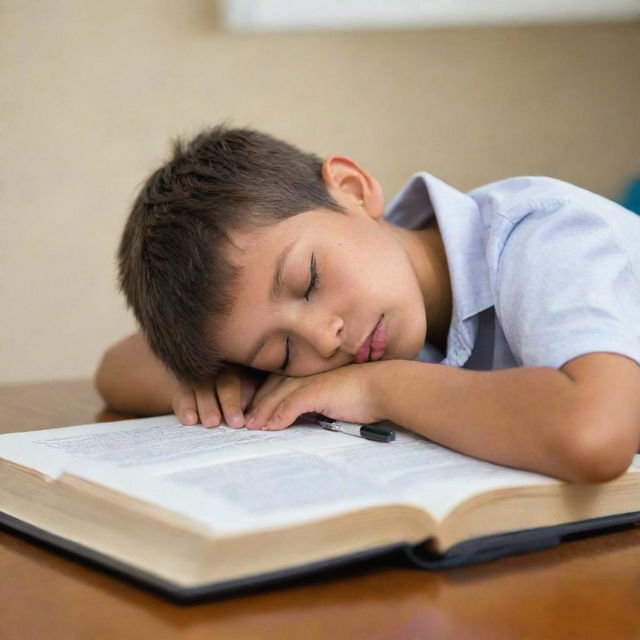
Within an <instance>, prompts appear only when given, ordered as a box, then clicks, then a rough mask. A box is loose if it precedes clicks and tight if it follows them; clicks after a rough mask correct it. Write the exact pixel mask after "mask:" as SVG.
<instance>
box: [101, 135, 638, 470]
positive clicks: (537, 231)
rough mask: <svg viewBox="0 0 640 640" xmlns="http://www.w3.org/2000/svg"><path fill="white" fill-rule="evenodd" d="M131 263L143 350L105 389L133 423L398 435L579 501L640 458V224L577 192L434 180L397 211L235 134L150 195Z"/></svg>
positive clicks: (536, 180) (158, 181)
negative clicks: (506, 469) (577, 491)
mask: <svg viewBox="0 0 640 640" xmlns="http://www.w3.org/2000/svg"><path fill="white" fill-rule="evenodd" d="M118 257H119V269H120V271H119V273H120V285H121V289H122V291H123V292H124V295H125V297H126V299H127V302H128V304H129V306H130V307H131V308H132V309H133V312H134V314H135V316H136V319H137V321H138V323H139V326H140V332H139V333H137V334H135V335H133V336H130V337H129V338H126V339H125V340H123V341H121V342H119V343H117V344H115V345H114V346H112V347H111V348H110V349H109V350H108V351H107V352H106V354H105V356H104V358H103V360H102V362H101V364H100V366H99V369H98V372H97V374H96V384H97V387H98V389H99V391H100V392H101V394H102V395H103V397H104V399H105V401H106V402H107V404H108V405H110V406H111V407H112V408H114V409H116V410H120V411H123V412H128V413H134V414H138V415H144V414H146V415H151V414H161V413H167V412H169V411H171V410H173V411H174V412H175V413H176V414H177V416H178V417H179V419H180V420H181V422H182V423H183V424H195V423H197V422H198V421H200V422H201V423H202V424H203V425H205V426H209V427H215V426H218V425H219V424H220V423H221V422H222V421H224V422H225V423H226V424H228V425H229V426H232V427H236V428H242V427H246V428H248V429H269V430H279V429H285V428H286V427H288V426H289V425H291V424H292V423H293V422H294V421H295V420H296V418H297V417H298V416H299V415H301V414H303V413H309V412H318V413H322V414H325V415H327V416H329V417H331V418H335V419H341V420H347V421H352V422H361V423H369V422H376V421H379V420H391V421H393V422H395V423H397V424H399V425H402V426H404V427H406V428H409V429H411V430H413V431H415V432H417V433H420V434H422V435H424V436H425V437H427V438H429V439H431V440H434V441H436V442H439V443H440V444H443V445H445V446H447V447H450V448H452V449H455V450H458V451H461V452H462V453H466V454H468V455H472V456H476V457H479V458H483V459H485V460H489V461H492V462H496V463H499V464H504V465H510V466H514V467H519V468H524V469H530V470H533V471H538V472H540V473H545V474H549V475H554V476H557V477H559V478H564V479H567V480H571V481H577V482H601V481H607V480H610V479H613V478H615V477H616V476H618V475H620V474H621V473H623V472H624V471H625V470H626V469H627V467H628V466H629V464H630V462H631V459H632V457H633V455H634V453H635V452H636V451H637V450H638V446H639V444H640V367H639V366H638V365H639V363H640V217H638V216H635V215H634V214H632V213H631V212H630V211H628V210H626V209H624V208H623V207H621V206H619V205H617V204H615V203H613V202H611V201H609V200H607V199H605V198H603V197H600V196H598V195H595V194H593V193H591V192H589V191H586V190H584V189H581V188H578V187H576V186H573V185H570V184H567V183H565V182H561V181H559V180H554V179H551V178H542V177H518V178H510V179H505V180H501V181H498V182H494V183H492V184H489V185H486V186H482V187H479V188H477V189H474V190H473V191H471V192H469V193H462V192H460V191H458V190H456V189H455V188H453V187H451V186H449V185H447V184H445V183H444V182H442V181H440V180H439V179H437V178H435V177H434V176H432V175H430V174H428V173H417V174H415V175H414V176H413V177H412V178H411V179H410V180H409V182H408V183H407V184H406V186H405V187H404V188H403V189H402V190H401V192H400V193H399V194H398V195H397V196H396V197H395V199H393V201H392V202H391V203H390V205H389V206H388V207H387V208H386V209H385V206H384V199H383V194H382V190H381V188H380V184H379V183H378V181H377V180H376V179H375V178H374V177H373V176H372V175H371V174H370V173H368V172H367V171H366V170H365V169H364V168H363V167H361V166H359V165H358V164H357V163H356V162H354V161H353V160H351V159H349V158H346V157H343V156H337V155H333V156H329V157H327V158H326V159H324V160H321V159H320V158H318V157H317V156H315V155H313V154H310V153H305V152H303V151H301V150H299V149H297V148H296V147H294V146H292V145H290V144H288V143H286V142H283V141H281V140H278V139H276V138H274V137H272V136H269V135H266V134H263V133H260V132H258V131H254V130H250V129H236V128H229V127H226V126H218V127H215V128H212V129H210V130H206V131H203V132H202V133H200V134H199V135H197V136H196V137H194V138H193V139H192V140H190V141H189V142H186V143H183V142H177V143H176V144H175V146H174V151H173V155H172V157H171V158H170V159H169V160H168V161H167V162H166V163H165V164H164V165H162V166H161V167H160V168H159V169H158V170H157V171H155V172H154V173H153V174H152V175H151V176H150V177H149V179H148V180H147V181H146V183H145V184H144V186H143V187H142V189H141V190H140V193H139V195H138V197H137V199H136V201H135V203H134V205H133V208H132V211H131V214H130V216H129V219H128V221H127V224H126V227H125V230H124V233H123V236H122V240H121V243H120V248H119V255H118Z"/></svg>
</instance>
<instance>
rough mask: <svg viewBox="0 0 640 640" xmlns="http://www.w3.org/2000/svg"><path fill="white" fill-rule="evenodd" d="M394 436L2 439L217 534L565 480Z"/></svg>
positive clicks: (133, 430)
mask: <svg viewBox="0 0 640 640" xmlns="http://www.w3.org/2000/svg"><path fill="white" fill-rule="evenodd" d="M395 429H396V433H397V439H396V440H395V441H394V442H391V443H379V442H370V441H367V440H364V439H362V438H357V437H353V436H350V435H346V434H342V433H335V432H330V431H326V430H324V429H322V428H320V427H319V426H318V425H317V424H315V423H314V422H313V421H310V420H307V421H305V420H304V419H301V420H300V421H299V423H298V424H296V425H294V426H292V427H290V428H289V429H286V430H284V431H275V432H270V431H249V430H247V429H232V428H230V427H226V426H221V427H218V428H216V429H205V428H203V427H200V426H196V427H184V426H182V425H180V424H179V423H178V422H177V421H176V418H175V416H162V417H158V418H145V419H141V420H128V421H120V422H114V423H103V424H95V425H84V426H80V427H66V428H62V429H51V430H46V431H34V432H24V433H18V434H7V435H3V436H0V457H3V458H6V459H9V460H12V461H15V462H17V463H19V464H22V465H24V466H27V467H31V468H34V469H37V470H39V471H41V472H42V473H45V474H47V475H49V476H51V477H53V478H55V477H58V476H60V475H61V474H62V473H71V474H73V475H76V476H79V477H82V478H85V479H88V480H91V481H93V482H96V483H99V484H103V485H105V486H107V487H110V488H112V489H115V490H117V491H120V492H123V493H125V494H128V495H132V496H135V497H137V498H140V499H142V500H145V501H148V502H151V503H153V504H157V505H159V506H162V507H164V508H167V509H170V510H172V511H175V512H177V513H180V514H183V515H186V516H189V517H191V518H193V519H195V520H198V521H199V522H201V523H204V524H206V525H207V526H210V527H212V528H214V529H215V530H216V531H217V532H218V533H225V532H226V533H238V532H240V531H243V530H251V529H255V528H256V527H264V528H269V527H275V526H284V525H286V524H294V523H295V522H303V521H308V520H310V519H316V518H322V517H326V516H328V515H332V514H333V515H337V514H339V513H342V512H345V511H351V510H353V509H358V508H364V507H367V506H374V505H380V504H391V503H396V504H412V505H416V506H420V507H421V508H424V509H426V510H427V511H429V513H431V515H432V516H434V517H436V518H442V517H444V516H445V515H446V513H447V512H448V511H450V510H451V509H452V508H453V507H455V505H456V504H458V502H459V501H461V500H464V499H465V498H467V497H469V496H471V495H473V494H475V493H479V492H481V491H484V490H487V489H494V488H499V487H512V486H518V485H526V484H538V483H549V482H558V481H557V480H554V479H551V478H546V477H545V476H540V475H538V474H533V473H529V472H525V471H517V470H514V469H509V468H506V467H501V466H499V465H494V464H491V463H488V462H483V461H480V460H476V459H474V458H470V457H468V456H464V455H461V454H458V453H455V452H453V451H450V450H448V449H446V448H444V447H441V446H439V445H436V444H434V443H432V442H429V441H428V440H425V439H424V438H422V437H420V436H418V435H416V434H413V433H411V432H408V431H406V430H403V429H400V428H397V427H395ZM636 462H638V461H636ZM638 468H639V469H640V464H639V465H638Z"/></svg>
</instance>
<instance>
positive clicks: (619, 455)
mask: <svg viewBox="0 0 640 640" xmlns="http://www.w3.org/2000/svg"><path fill="white" fill-rule="evenodd" d="M379 364H384V365H385V366H384V367H381V368H380V369H379V370H378V372H377V375H376V376H375V382H374V385H375V387H376V391H375V393H374V396H373V397H374V398H377V402H378V404H379V407H378V409H379V411H380V413H381V414H382V415H383V416H384V417H386V418H388V419H389V420H392V421H394V422H396V423H398V424H401V425H404V426H406V427H408V428H410V429H412V430H413V431H416V432H418V433H421V434H423V435H424V436H426V437H428V438H430V439H432V440H434V441H436V442H439V443H441V444H443V445H445V446H448V447H450V448H452V449H455V450H458V451H461V452H463V453H467V454H469V455H473V456H476V457H480V458H484V459H486V460H490V461H492V462H497V463H499V464H505V465H509V466H514V467H520V468H525V469H531V470H534V471H538V472H541V473H546V474H549V475H554V476H557V477H561V478H566V479H569V480H574V481H580V482H584V481H586V482H597V481H606V480H610V479H612V478H614V477H616V476H618V475H620V474H621V473H623V472H624V471H625V470H626V469H627V467H628V465H629V464H630V461H631V458H632V457H633V454H634V453H635V452H636V451H637V450H638V446H639V444H640V367H639V366H638V365H637V364H636V363H635V362H634V361H633V360H630V359H628V358H626V357H624V356H621V355H616V354H611V353H592V354H588V355H584V356H580V357H578V358H575V359H574V360H572V361H570V362H568V363H567V364H565V365H564V366H563V367H562V368H561V369H560V370H556V369H551V368H544V367H520V368H515V369H505V370H500V371H488V372H487V371H470V370H466V369H456V368H453V367H447V366H440V365H429V364H425V363H421V362H415V361H402V360H391V361H388V362H386V363H379Z"/></svg>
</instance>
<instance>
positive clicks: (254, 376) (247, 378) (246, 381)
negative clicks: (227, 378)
mask: <svg viewBox="0 0 640 640" xmlns="http://www.w3.org/2000/svg"><path fill="white" fill-rule="evenodd" d="M237 370H238V375H239V376H240V381H241V384H240V408H241V409H242V411H246V410H247V408H248V407H249V405H250V403H251V401H252V400H253V398H254V396H255V395H256V392H257V391H258V389H259V388H260V387H261V386H262V384H263V383H264V381H265V380H266V379H267V375H266V374H265V372H264V371H258V370H256V369H249V368H248V367H237Z"/></svg>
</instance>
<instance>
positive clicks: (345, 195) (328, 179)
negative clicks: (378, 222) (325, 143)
mask: <svg viewBox="0 0 640 640" xmlns="http://www.w3.org/2000/svg"><path fill="white" fill-rule="evenodd" d="M322 178H323V180H324V183H325V185H326V187H327V190H328V191H329V193H330V194H331V196H332V197H333V199H334V200H335V201H336V202H337V203H338V204H339V205H341V206H342V207H344V208H345V209H346V210H347V211H364V212H365V213H366V214H368V215H369V216H370V217H371V218H375V219H377V218H381V217H382V214H383V213H384V196H383V194H382V188H381V187H380V183H379V182H378V181H377V180H376V179H375V178H374V177H373V176H372V175H371V174H370V173H369V172H368V171H366V170H365V169H363V168H362V167H361V166H360V165H359V164H358V163H357V162H355V161H354V160H351V159H350V158H346V157H345V156H329V157H328V158H325V160H324V162H323V163H322Z"/></svg>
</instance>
